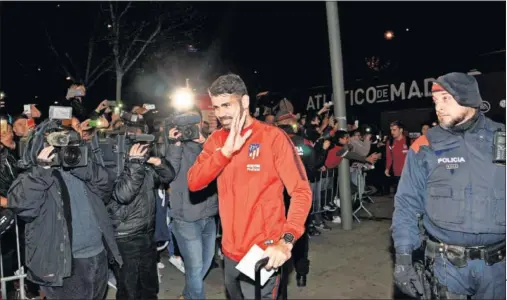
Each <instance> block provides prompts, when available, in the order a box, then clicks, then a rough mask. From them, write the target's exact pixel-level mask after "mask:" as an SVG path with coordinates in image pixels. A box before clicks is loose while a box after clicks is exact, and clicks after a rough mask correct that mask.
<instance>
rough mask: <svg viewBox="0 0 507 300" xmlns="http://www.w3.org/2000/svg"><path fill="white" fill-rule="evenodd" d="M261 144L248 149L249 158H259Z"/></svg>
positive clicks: (252, 145)
mask: <svg viewBox="0 0 507 300" xmlns="http://www.w3.org/2000/svg"><path fill="white" fill-rule="evenodd" d="M260 149H261V144H250V146H249V147H248V157H250V158H251V159H255V158H257V157H259V154H260Z"/></svg>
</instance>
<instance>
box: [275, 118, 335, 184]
mask: <svg viewBox="0 0 507 300" xmlns="http://www.w3.org/2000/svg"><path fill="white" fill-rule="evenodd" d="M280 128H281V129H283V130H284V131H285V132H286V133H287V134H288V135H289V137H290V138H291V140H292V143H293V144H294V146H295V147H296V153H298V155H299V156H300V157H301V160H302V161H303V165H304V166H305V170H306V176H307V177H308V181H310V182H314V181H315V180H316V176H315V175H316V174H317V172H318V169H319V168H320V167H322V166H323V165H324V162H325V161H326V154H327V152H326V151H324V150H322V151H319V150H316V149H314V148H313V146H312V145H311V142H310V141H308V140H306V139H305V138H303V137H302V136H299V135H296V134H294V130H293V129H292V127H291V126H280Z"/></svg>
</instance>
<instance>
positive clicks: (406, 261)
mask: <svg viewBox="0 0 507 300" xmlns="http://www.w3.org/2000/svg"><path fill="white" fill-rule="evenodd" d="M394 283H395V284H396V285H397V286H398V288H399V289H400V290H401V291H402V292H403V293H404V294H406V295H407V296H411V297H413V298H418V297H420V296H421V295H423V293H424V290H423V286H422V282H421V280H420V279H419V276H417V273H416V272H415V269H414V266H413V264H412V255H410V254H396V264H395V265H394Z"/></svg>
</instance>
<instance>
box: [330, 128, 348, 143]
mask: <svg viewBox="0 0 507 300" xmlns="http://www.w3.org/2000/svg"><path fill="white" fill-rule="evenodd" d="M334 136H335V138H336V140H337V141H339V140H340V139H343V138H345V137H347V136H349V133H348V132H347V131H345V130H337V131H336V132H335V133H334Z"/></svg>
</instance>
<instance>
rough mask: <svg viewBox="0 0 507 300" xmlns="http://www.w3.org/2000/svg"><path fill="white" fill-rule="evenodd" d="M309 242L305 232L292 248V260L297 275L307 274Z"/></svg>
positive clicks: (308, 269)
mask: <svg viewBox="0 0 507 300" xmlns="http://www.w3.org/2000/svg"><path fill="white" fill-rule="evenodd" d="M309 242H310V241H309V237H308V233H306V232H305V233H303V235H302V236H301V237H300V238H299V240H297V241H296V243H295V244H294V248H292V261H293V263H294V269H295V270H296V273H297V274H298V275H308V272H309V271H310V260H308V250H309V246H310V243H309Z"/></svg>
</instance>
